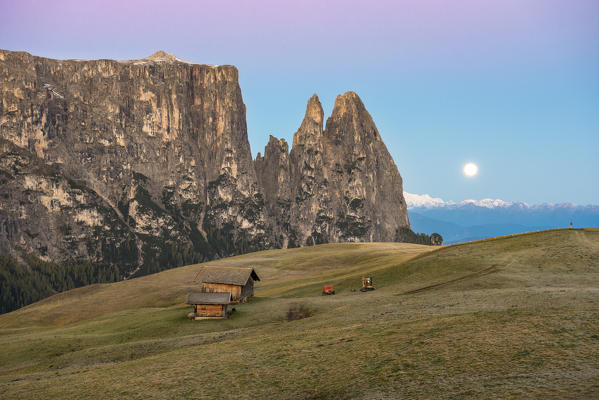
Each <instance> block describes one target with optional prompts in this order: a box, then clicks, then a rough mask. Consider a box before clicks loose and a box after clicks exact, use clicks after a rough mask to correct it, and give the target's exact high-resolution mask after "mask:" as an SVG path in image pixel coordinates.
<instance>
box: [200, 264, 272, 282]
mask: <svg viewBox="0 0 599 400" xmlns="http://www.w3.org/2000/svg"><path fill="white" fill-rule="evenodd" d="M250 277H252V279H253V280H255V281H259V280H260V278H259V277H258V274H256V271H254V268H252V267H244V268H235V267H204V268H203V269H202V271H200V273H199V274H198V277H197V280H198V281H200V282H206V283H224V284H227V285H240V286H243V285H245V284H246V282H247V281H248V279H249V278H250Z"/></svg>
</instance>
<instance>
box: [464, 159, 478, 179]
mask: <svg viewBox="0 0 599 400" xmlns="http://www.w3.org/2000/svg"><path fill="white" fill-rule="evenodd" d="M476 174H478V166H477V165H476V164H474V163H471V162H469V163H468V164H466V165H464V175H466V176H467V177H473V176H474V175H476Z"/></svg>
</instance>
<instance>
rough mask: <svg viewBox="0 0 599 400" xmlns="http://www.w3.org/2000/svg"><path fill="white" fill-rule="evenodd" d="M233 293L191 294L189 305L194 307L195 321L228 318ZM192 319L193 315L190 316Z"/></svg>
mask: <svg viewBox="0 0 599 400" xmlns="http://www.w3.org/2000/svg"><path fill="white" fill-rule="evenodd" d="M229 303H231V293H229V292H227V293H190V294H188V295H187V304H191V305H192V306H193V310H194V312H193V314H194V315H193V318H194V319H212V318H227V305H228V304H229ZM190 317H191V315H190Z"/></svg>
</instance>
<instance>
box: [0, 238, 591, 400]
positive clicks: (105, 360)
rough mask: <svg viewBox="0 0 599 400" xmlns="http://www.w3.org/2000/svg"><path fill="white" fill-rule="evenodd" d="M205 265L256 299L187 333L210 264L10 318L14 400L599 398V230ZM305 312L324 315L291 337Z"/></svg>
mask: <svg viewBox="0 0 599 400" xmlns="http://www.w3.org/2000/svg"><path fill="white" fill-rule="evenodd" d="M205 265H241V266H247V265H251V266H254V267H255V269H256V270H257V272H258V274H259V275H260V277H261V278H262V281H261V282H258V284H257V287H256V296H255V297H254V298H253V299H252V300H251V301H250V302H249V303H246V304H241V305H238V306H235V307H236V309H237V312H235V313H234V314H233V315H232V317H231V318H230V319H228V320H218V321H191V320H188V319H187V318H186V315H187V313H188V312H189V311H190V310H191V308H190V307H189V306H187V305H185V304H184V300H185V296H186V294H187V293H188V292H190V291H194V290H195V289H196V288H197V283H196V282H195V281H194V280H195V277H196V275H197V273H198V271H199V270H200V269H201V268H202V265H201V264H200V265H191V266H186V267H181V268H176V269H173V270H168V271H164V272H161V273H158V274H154V275H149V276H145V277H142V278H138V279H133V280H130V281H123V282H119V283H113V284H98V285H92V286H87V287H83V288H79V289H75V290H71V291H68V292H65V293H61V294H58V295H55V296H52V297H50V298H47V299H45V300H43V301H40V302H38V303H35V304H32V305H30V306H27V307H25V308H22V309H20V310H17V311H15V312H12V313H9V314H4V315H0V398H3V399H8V398H19V399H25V398H38V399H39V398H123V397H127V398H206V399H211V398H238V399H252V398H269V399H277V398H281V399H288V398H299V399H311V398H371V399H379V398H389V399H394V398H409V397H414V398H448V399H449V398H451V399H458V398H527V399H528V398H543V399H546V398H556V399H558V398H559V399H563V398H580V399H587V398H596V397H599V384H598V383H597V382H599V229H585V230H554V231H545V232H538V233H531V234H522V235H515V236H511V237H503V238H497V239H488V240H484V241H479V242H473V243H468V244H464V245H456V246H448V247H444V248H440V249H436V250H434V249H433V248H431V247H426V246H418V245H410V244H402V243H370V244H331V245H321V246H316V247H310V248H301V249H290V250H271V251H263V252H257V253H252V254H247V255H244V256H238V257H232V258H227V259H223V260H219V261H213V262H210V263H207V264H205ZM363 274H370V275H372V276H373V278H374V284H375V286H376V287H377V290H376V291H373V292H369V293H361V292H359V290H357V289H359V287H360V277H361V276H362V275H363ZM325 283H332V284H334V285H335V289H336V291H337V295H335V296H321V294H320V292H321V290H322V285H323V284H325ZM295 304H302V305H304V306H306V307H308V308H310V309H312V310H313V311H314V315H313V316H311V317H309V318H305V319H301V320H297V321H291V322H288V321H287V320H286V318H285V314H286V312H287V310H288V309H289V307H291V306H293V305H295Z"/></svg>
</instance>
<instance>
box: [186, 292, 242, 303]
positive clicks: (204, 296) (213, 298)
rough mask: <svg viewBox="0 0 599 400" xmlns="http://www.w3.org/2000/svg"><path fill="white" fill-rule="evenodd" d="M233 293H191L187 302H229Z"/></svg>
mask: <svg viewBox="0 0 599 400" xmlns="http://www.w3.org/2000/svg"><path fill="white" fill-rule="evenodd" d="M230 302H231V293H229V292H227V293H190V294H188V295H187V304H229V303H230Z"/></svg>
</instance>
